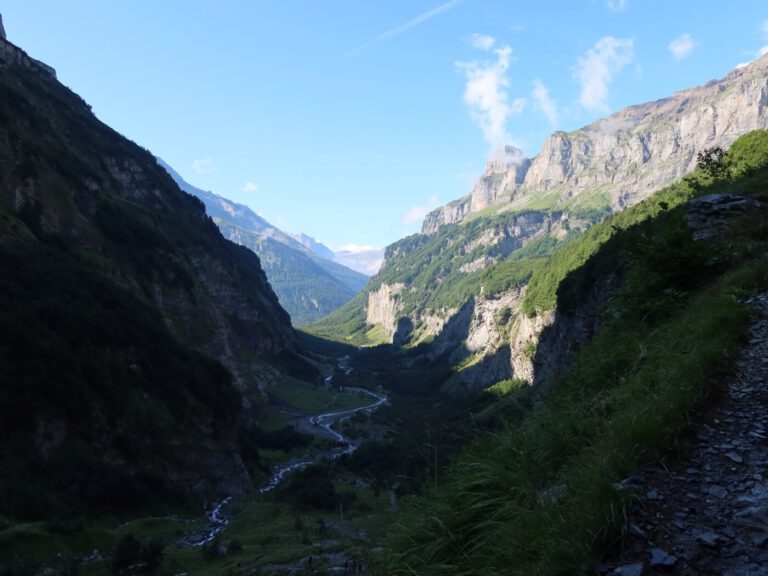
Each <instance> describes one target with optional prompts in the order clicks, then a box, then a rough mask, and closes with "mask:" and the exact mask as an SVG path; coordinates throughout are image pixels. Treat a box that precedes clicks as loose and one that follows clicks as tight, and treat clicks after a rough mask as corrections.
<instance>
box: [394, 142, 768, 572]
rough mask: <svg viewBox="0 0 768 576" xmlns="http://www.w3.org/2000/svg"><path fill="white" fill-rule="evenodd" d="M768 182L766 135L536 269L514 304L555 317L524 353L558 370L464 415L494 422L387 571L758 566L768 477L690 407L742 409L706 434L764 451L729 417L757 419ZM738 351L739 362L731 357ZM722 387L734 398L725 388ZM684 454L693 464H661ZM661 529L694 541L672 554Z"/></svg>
mask: <svg viewBox="0 0 768 576" xmlns="http://www.w3.org/2000/svg"><path fill="white" fill-rule="evenodd" d="M767 185H768V131H765V130H761V131H757V132H753V133H749V134H747V135H745V136H743V137H741V138H739V139H738V140H737V141H736V142H735V143H734V144H733V146H732V147H731V148H730V150H729V152H728V155H727V156H726V158H725V160H724V161H723V162H719V161H716V162H703V163H702V167H701V169H699V170H697V171H695V172H694V173H693V174H691V175H689V176H686V178H685V179H684V180H682V181H678V182H675V183H673V184H672V185H670V186H668V187H666V188H664V189H662V190H660V191H658V192H657V193H656V194H655V195H653V196H652V197H651V198H648V199H646V200H645V201H643V202H640V203H638V204H637V205H635V206H633V207H631V208H629V209H627V210H626V211H623V212H621V213H619V214H616V215H613V216H611V217H609V218H608V219H606V220H605V221H603V222H601V223H599V224H597V225H596V226H594V227H593V228H592V229H590V230H589V231H588V232H587V233H586V234H584V235H582V236H581V237H580V238H578V239H576V240H574V241H573V242H571V243H570V244H569V245H567V246H565V247H564V248H563V249H561V250H559V251H558V252H557V253H555V254H554V255H553V256H552V257H551V258H550V259H549V261H548V262H547V263H546V265H544V266H542V267H540V268H538V269H537V270H536V271H534V273H533V274H532V276H531V281H530V283H529V288H528V290H529V291H528V293H527V295H526V297H525V302H524V304H527V305H528V306H526V305H524V308H526V309H529V310H530V309H531V307H532V308H533V309H535V308H537V307H538V304H539V303H544V302H550V303H551V305H552V306H553V307H555V308H556V309H557V314H556V318H555V319H554V322H553V323H552V325H551V326H550V327H549V328H548V329H547V330H545V331H544V332H543V333H542V334H541V339H540V342H539V347H538V349H536V350H534V352H533V356H535V361H536V362H541V363H550V362H555V363H557V364H558V365H559V366H558V368H559V370H557V371H556V372H559V373H556V374H553V375H552V376H553V377H552V378H551V379H550V380H549V382H548V383H547V386H546V387H544V388H541V387H527V386H523V387H519V386H518V387H516V386H515V385H514V383H508V384H509V385H507V386H505V387H496V393H498V394H500V395H501V396H502V398H500V399H499V400H498V401H497V402H495V403H494V404H493V405H492V406H491V407H490V408H489V409H487V410H485V411H484V412H483V413H480V414H475V415H474V418H473V421H474V422H479V423H481V422H483V421H488V420H489V419H490V420H493V419H501V420H502V421H503V422H504V425H503V426H502V427H501V428H500V429H499V430H498V431H496V432H495V433H494V434H489V435H487V437H486V438H484V439H481V440H480V441H478V442H475V443H474V444H473V445H471V446H469V447H468V448H467V450H466V451H465V453H464V455H463V456H462V457H461V458H460V459H459V461H458V462H457V464H456V466H455V467H454V468H453V470H452V471H451V473H450V474H449V475H447V478H446V479H445V480H444V481H443V482H442V483H441V484H442V485H441V486H440V488H439V489H436V490H435V492H434V493H433V494H432V495H431V496H430V497H428V499H427V501H426V502H422V503H421V504H422V505H421V506H420V509H419V510H417V511H412V512H413V514H412V515H411V516H410V521H409V519H408V518H407V517H406V518H404V522H403V524H404V525H406V526H409V524H410V526H409V528H408V529H407V530H406V534H405V537H404V538H403V539H402V541H401V548H400V550H401V551H402V553H403V554H402V555H401V556H396V558H397V566H396V567H393V569H391V570H389V572H391V573H396V574H414V573H418V574H425V575H429V574H463V575H475V574H520V575H523V574H524V575H529V574H539V575H549V574H576V573H581V572H584V573H593V572H594V573H609V569H608V568H606V567H601V566H600V564H599V563H598V562H597V560H598V559H600V558H601V557H602V556H603V555H604V554H606V552H607V551H612V552H614V553H615V552H618V551H619V549H620V548H622V547H626V548H627V549H628V550H629V556H630V557H631V558H632V559H633V561H634V563H636V564H635V566H634V567H633V566H625V567H624V568H622V569H621V570H617V571H616V572H612V571H610V573H611V574H628V573H632V574H640V573H643V574H646V573H653V574H656V573H659V574H660V573H681V574H682V573H685V574H688V573H729V574H730V573H733V574H736V573H744V574H748V573H749V574H758V573H762V572H764V569H763V567H762V566H761V565H759V562H755V560H756V559H758V558H760V559H762V558H763V557H764V553H763V552H762V551H758V550H759V549H760V547H761V546H762V543H763V542H764V540H765V539H764V538H763V537H762V536H763V531H764V526H765V524H764V522H763V521H762V520H758V517H759V516H760V514H762V513H763V512H764V510H762V511H760V506H764V486H763V485H764V483H765V482H764V479H763V476H762V475H761V474H757V475H754V476H753V475H747V474H746V472H745V470H746V468H747V466H744V465H743V464H744V463H746V462H750V463H751V461H750V458H751V457H752V456H753V455H752V454H751V453H749V452H747V451H746V447H747V446H746V445H747V444H748V442H746V441H744V439H743V438H737V437H731V436H727V435H723V434H722V430H720V432H718V431H717V430H715V429H714V428H711V427H708V426H707V420H704V422H703V424H704V425H703V426H702V434H699V435H698V437H697V436H696V435H691V434H689V433H688V432H690V429H691V422H692V420H693V421H694V422H695V420H696V416H695V414H692V411H694V410H698V409H702V408H703V410H704V411H706V410H707V404H711V403H715V404H718V403H721V402H724V403H725V404H726V406H727V405H728V404H733V403H734V402H739V403H743V404H742V406H741V407H734V406H733V405H731V406H729V407H728V409H727V410H724V411H722V412H721V414H720V415H719V416H720V417H719V418H717V419H715V420H714V424H713V425H714V426H720V427H721V428H722V429H724V430H727V429H729V427H730V428H734V429H735V428H738V427H741V428H742V429H744V430H746V429H747V427H749V428H750V436H752V437H753V438H754V439H755V440H756V445H762V444H764V439H762V438H763V432H762V426H761V425H760V423H759V422H758V423H754V422H752V423H751V424H754V426H752V425H750V422H748V421H745V420H743V419H740V418H739V417H738V415H739V414H740V413H744V414H752V413H753V412H755V405H754V404H753V403H751V401H752V400H755V399H756V398H757V397H758V396H759V395H760V394H761V393H762V392H761V390H760V388H759V387H758V386H756V385H755V383H756V382H760V381H761V379H762V377H763V376H764V375H763V372H764V364H763V360H764V359H763V358H760V357H759V356H757V355H756V350H759V349H760V346H762V337H761V335H760V334H755V335H753V337H752V338H751V339H750V335H749V326H750V320H751V318H750V316H751V315H753V314H754V313H755V311H754V309H753V308H752V304H753V303H754V301H755V300H756V297H755V295H756V294H761V295H764V293H765V290H766V287H768V261H767V260H766V254H768V236H766V232H765V222H766V217H768V203H766V200H768V196H766V190H768V188H766V186H767ZM545 309H546V308H545ZM762 322H763V323H764V320H763V321H762ZM764 329H765V326H764V325H763V330H762V331H763V332H764ZM552 344H555V345H552ZM750 348H751V350H750ZM740 349H746V350H747V351H748V354H749V355H748V356H747V358H749V360H748V361H747V362H745V361H744V358H742V361H741V362H738V363H737V361H736V360H737V358H738V357H739V352H740ZM565 357H567V360H566V359H565ZM729 380H734V381H736V382H737V383H738V390H739V393H740V396H738V397H736V398H733V397H732V398H730V399H729V398H727V396H726V397H725V398H723V396H722V395H721V394H719V393H718V392H719V390H720V388H721V386H723V385H724V384H725V383H726V382H728V381H729ZM544 392H546V393H544ZM758 401H759V399H758ZM757 411H758V412H759V409H758V410H757ZM715 415H717V412H715ZM718 434H719V435H718ZM681 439H682V442H680V441H681ZM679 442H680V443H679ZM681 446H682V450H681V449H680V448H681ZM689 446H691V450H687V448H688V447H689ZM692 454H693V455H694V456H700V457H699V458H696V459H692V460H690V461H689V462H688V463H687V464H685V465H683V466H679V465H678V466H668V465H667V464H668V463H669V462H670V461H673V462H674V461H675V460H676V459H677V458H678V457H682V458H683V459H687V458H689V457H691V456H692ZM758 457H759V454H758ZM659 458H662V462H661V463H658V462H659ZM665 460H666V462H665ZM684 461H685V460H684ZM652 463H653V467H652V469H648V470H644V467H645V466H647V465H649V464H652ZM726 469H727V470H729V471H730V473H729V474H727V475H726V477H725V478H718V474H719V473H721V471H722V470H726ZM641 470H642V472H641ZM729 476H730V477H731V478H734V477H735V478H736V479H735V480H733V481H731V482H729V483H725V484H723V483H724V482H727V479H728V477H729ZM653 478H655V479H656V480H657V483H656V485H651V484H650V481H651V480H652V479H653ZM742 478H743V479H742ZM659 479H662V480H663V482H665V483H667V485H668V484H669V483H670V482H673V481H674V482H675V483H676V484H677V490H678V491H679V493H678V494H672V493H670V492H664V491H663V489H664V488H665V485H664V484H661V483H658V480H659ZM655 488H659V490H658V491H656V490H655ZM697 495H698V496H697ZM699 496H700V497H699ZM673 499H675V500H677V505H678V506H679V507H678V508H677V509H674V508H673V509H671V510H670V509H669V508H668V507H667V506H668V503H669V502H670V500H673ZM631 507H635V508H638V507H641V508H647V509H648V510H649V511H652V512H653V515H652V516H649V517H647V520H648V521H649V523H647V524H646V523H644V524H640V523H637V524H632V523H631V522H633V519H632V517H628V511H629V509H630V508H631ZM676 511H677V512H681V513H678V514H674V512H676ZM717 512H720V514H717ZM723 512H727V513H725V514H723ZM634 521H636V520H634ZM411 522H412V524H411ZM708 522H710V523H709V525H708V524H707V523H708ZM673 524H676V525H677V527H676V528H672V525H673ZM668 531H671V532H672V533H678V534H681V535H683V538H685V539H686V540H687V541H688V542H689V545H688V547H687V549H685V548H678V549H672V548H668V546H671V545H672V544H673V543H675V542H674V541H673V540H672V539H671V538H669V536H668V535H667V534H666V532H668ZM646 540H647V541H648V542H645V541H646ZM678 543H679V542H678ZM638 545H639V546H640V547H639V548H638ZM656 547H660V548H664V549H666V550H668V551H669V553H670V554H674V555H676V556H677V558H676V559H672V560H669V559H668V558H666V557H667V556H669V555H670V554H665V553H660V552H661V551H660V550H653V548H656ZM649 548H650V550H649ZM750 556H751V557H752V561H750ZM660 557H661V558H662V559H665V558H666V560H669V563H666V561H665V560H659V558H660ZM649 560H650V561H649ZM643 562H646V566H645V569H644V568H643ZM648 564H650V566H648ZM686 564H687V565H688V566H686ZM750 564H751V565H750ZM716 567H720V568H722V570H715V569H714V568H716ZM649 568H650V569H649ZM713 570H714V571H713Z"/></svg>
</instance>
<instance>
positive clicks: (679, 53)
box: [667, 32, 696, 60]
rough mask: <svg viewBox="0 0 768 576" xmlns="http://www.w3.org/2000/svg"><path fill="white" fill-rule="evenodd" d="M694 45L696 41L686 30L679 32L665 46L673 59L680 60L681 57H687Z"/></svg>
mask: <svg viewBox="0 0 768 576" xmlns="http://www.w3.org/2000/svg"><path fill="white" fill-rule="evenodd" d="M695 47H696V42H694V40H693V38H692V37H691V35H690V34H688V32H686V33H685V34H681V35H680V36H678V37H677V38H675V39H674V40H672V42H670V43H669V46H667V48H668V49H669V51H670V52H671V53H672V56H673V57H674V58H675V60H682V59H683V58H685V57H687V56H688V55H689V54H690V53H691V51H692V50H693V49H694V48H695Z"/></svg>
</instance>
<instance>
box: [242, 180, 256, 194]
mask: <svg viewBox="0 0 768 576" xmlns="http://www.w3.org/2000/svg"><path fill="white" fill-rule="evenodd" d="M258 191H259V185H258V184H256V182H246V183H245V184H243V192H258Z"/></svg>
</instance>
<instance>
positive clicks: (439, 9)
mask: <svg viewBox="0 0 768 576" xmlns="http://www.w3.org/2000/svg"><path fill="white" fill-rule="evenodd" d="M461 1H462V0H451V1H450V2H446V3H445V4H440V6H436V7H435V8H432V9H431V10H427V11H426V12H424V13H423V14H419V15H418V16H416V17H415V18H412V19H411V20H408V22H404V23H403V24H400V25H399V26H395V27H394V28H391V29H390V30H387V31H386V32H382V33H381V34H379V35H378V36H376V37H375V38H372V39H370V40H368V41H367V42H364V43H363V44H360V45H359V46H356V47H355V48H352V50H350V51H349V52H347V53H346V54H345V56H346V57H350V56H354V55H355V54H358V53H360V52H362V51H363V50H365V49H366V48H369V47H371V46H373V45H374V44H378V43H379V42H383V41H384V40H388V39H390V38H393V37H395V36H397V35H399V34H402V33H403V32H406V31H408V30H410V29H411V28H415V27H416V26H418V25H419V24H423V23H424V22H426V21H428V20H431V19H432V18H434V17H435V16H439V15H440V14H443V13H445V12H448V11H449V10H453V9H454V8H455V7H456V6H457V5H458V4H459V3H460V2H461Z"/></svg>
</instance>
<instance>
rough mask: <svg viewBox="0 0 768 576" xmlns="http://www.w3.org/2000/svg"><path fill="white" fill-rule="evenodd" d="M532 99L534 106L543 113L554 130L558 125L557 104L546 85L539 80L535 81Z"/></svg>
mask: <svg viewBox="0 0 768 576" xmlns="http://www.w3.org/2000/svg"><path fill="white" fill-rule="evenodd" d="M531 98H532V99H533V104H534V106H535V107H536V108H537V109H538V110H540V111H541V113H542V114H544V116H546V117H547V121H548V122H549V125H550V126H551V127H552V128H554V127H556V126H557V123H558V120H559V118H558V114H557V103H556V102H555V100H554V98H552V96H551V95H550V93H549V88H547V87H546V86H545V85H544V83H543V82H542V81H541V80H539V79H538V78H537V79H536V80H534V81H533V90H532V91H531Z"/></svg>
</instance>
